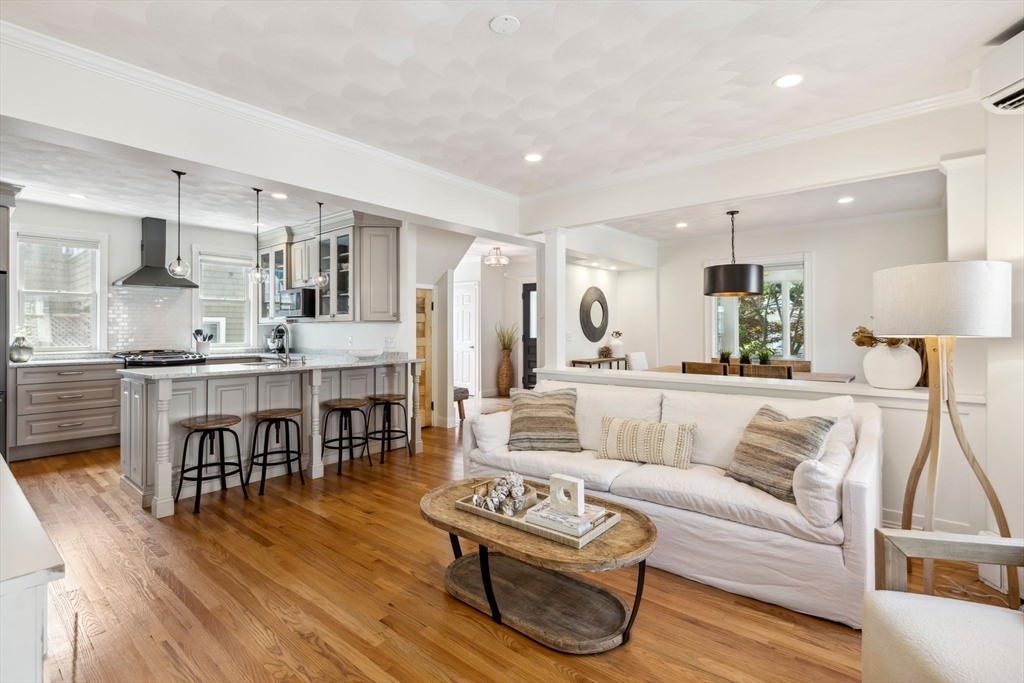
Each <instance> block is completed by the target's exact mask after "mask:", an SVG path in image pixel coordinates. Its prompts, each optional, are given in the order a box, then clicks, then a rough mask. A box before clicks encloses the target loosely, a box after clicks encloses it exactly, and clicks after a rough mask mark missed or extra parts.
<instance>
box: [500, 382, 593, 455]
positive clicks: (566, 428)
mask: <svg viewBox="0 0 1024 683" xmlns="http://www.w3.org/2000/svg"><path fill="white" fill-rule="evenodd" d="M511 394H512V430H511V434H510V435H509V439H508V449H509V450H510V451H564V452H566V453H579V452H580V451H581V450H582V449H581V448H580V433H579V429H578V428H577V427H576V390H575V389H558V390H557V391H548V392H545V393H543V394H541V393H537V392H536V391H528V390H526V389H513V390H512V392H511Z"/></svg>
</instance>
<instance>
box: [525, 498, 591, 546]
mask: <svg viewBox="0 0 1024 683" xmlns="http://www.w3.org/2000/svg"><path fill="white" fill-rule="evenodd" d="M606 512H607V511H606V510H605V509H604V508H603V507H599V506H597V505H584V506H583V514H582V515H579V516H577V515H567V514H565V513H563V512H556V511H555V510H553V509H552V508H551V500H550V499H547V500H543V501H541V502H540V503H537V504H536V505H534V506H533V507H532V508H530V509H529V510H527V511H526V521H527V522H530V523H531V524H536V525H537V526H541V527H544V528H545V529H551V530H552V531H559V532H561V533H563V534H569V535H571V536H577V537H579V536H582V535H583V534H585V533H587V532H588V531H590V530H591V529H593V528H594V527H595V526H598V525H600V524H601V523H602V522H603V521H604V520H605V517H606Z"/></svg>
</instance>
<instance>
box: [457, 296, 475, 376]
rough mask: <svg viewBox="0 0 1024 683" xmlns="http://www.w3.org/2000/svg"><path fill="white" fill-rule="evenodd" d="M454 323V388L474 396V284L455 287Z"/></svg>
mask: <svg viewBox="0 0 1024 683" xmlns="http://www.w3.org/2000/svg"><path fill="white" fill-rule="evenodd" d="M453 298H454V299H455V306H454V310H453V316H452V320H453V323H454V330H453V336H454V338H455V339H454V340H455V349H454V362H453V368H454V373H453V374H454V375H455V386H457V387H465V388H467V389H469V395H470V396H475V395H476V368H477V348H476V346H477V338H476V337H477V324H476V320H477V308H476V304H477V292H476V284H475V283H463V284H457V285H455V292H454V297H453Z"/></svg>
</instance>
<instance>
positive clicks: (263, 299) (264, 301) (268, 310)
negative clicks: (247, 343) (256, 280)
mask: <svg viewBox="0 0 1024 683" xmlns="http://www.w3.org/2000/svg"><path fill="white" fill-rule="evenodd" d="M259 264H260V268H262V269H263V270H265V271H266V272H267V273H268V274H269V273H270V252H269V251H264V252H260V255H259ZM259 289H260V321H261V322H262V321H265V320H270V319H271V318H272V317H273V314H272V312H273V295H272V293H271V292H272V290H271V280H270V278H267V279H266V280H265V281H264V282H263V283H262V284H261V285H260V286H259Z"/></svg>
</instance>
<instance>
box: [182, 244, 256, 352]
mask: <svg viewBox="0 0 1024 683" xmlns="http://www.w3.org/2000/svg"><path fill="white" fill-rule="evenodd" d="M193 258H194V260H195V261H196V262H198V264H199V269H198V272H199V290H198V305H197V306H196V309H197V315H196V318H197V319H196V321H195V322H196V327H197V328H200V329H202V330H203V331H204V332H206V333H207V334H210V335H212V336H213V339H211V340H210V343H211V344H212V345H213V346H221V347H228V346H235V347H238V346H251V343H250V340H251V339H252V332H251V330H250V325H251V322H250V321H251V320H252V298H251V296H250V292H251V291H252V288H251V287H250V283H249V277H248V274H249V269H250V268H251V267H252V264H253V260H252V257H251V256H250V257H244V256H238V255H229V254H219V253H216V252H211V251H203V250H198V251H196V252H194V257H193Z"/></svg>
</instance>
